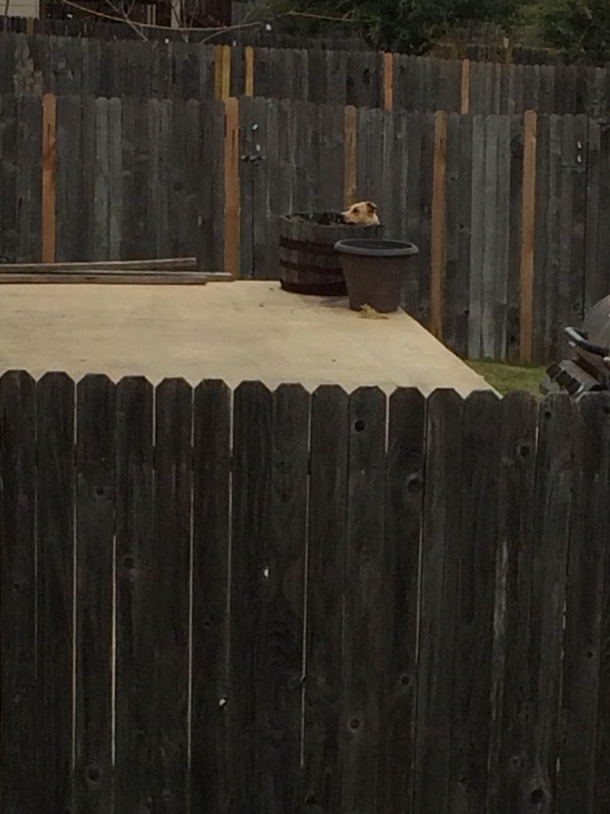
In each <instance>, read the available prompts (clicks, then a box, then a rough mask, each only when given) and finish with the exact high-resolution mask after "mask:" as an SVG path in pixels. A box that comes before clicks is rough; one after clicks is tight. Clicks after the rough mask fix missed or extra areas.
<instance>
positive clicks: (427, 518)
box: [414, 390, 463, 814]
mask: <svg viewBox="0 0 610 814" xmlns="http://www.w3.org/2000/svg"><path fill="white" fill-rule="evenodd" d="M462 411H463V402H462V399H461V398H460V397H459V396H458V395H457V393H455V391H453V390H436V391H435V392H434V393H432V395H431V396H430V397H429V398H428V411H427V423H426V427H427V428H426V462H425V472H426V485H425V490H424V524H423V532H422V543H421V551H422V565H421V577H420V633H419V661H418V675H419V676H421V680H420V681H419V682H418V684H417V741H416V754H415V805H414V810H415V811H417V812H422V814H423V812H428V811H449V810H450V807H449V800H450V779H451V717H452V708H453V680H454V676H455V672H454V654H455V623H456V611H457V605H456V602H457V563H458V547H457V546H456V545H455V544H454V540H455V537H454V535H455V533H456V529H459V523H460V494H459V492H458V491H457V490H456V489H455V488H454V483H455V472H456V471H461V468H462Z"/></svg>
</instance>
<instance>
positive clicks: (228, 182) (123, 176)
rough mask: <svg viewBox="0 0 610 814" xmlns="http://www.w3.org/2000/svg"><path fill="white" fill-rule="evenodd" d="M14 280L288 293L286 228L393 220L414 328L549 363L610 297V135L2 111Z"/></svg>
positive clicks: (581, 125) (200, 110) (273, 109)
mask: <svg viewBox="0 0 610 814" xmlns="http://www.w3.org/2000/svg"><path fill="white" fill-rule="evenodd" d="M0 112H1V115H2V123H3V124H2V129H1V130H0V155H1V156H2V162H1V164H0V206H1V208H2V227H3V228H2V231H1V232H0V257H2V258H3V260H4V262H40V260H41V259H42V258H44V260H45V261H47V262H50V261H53V260H56V261H62V262H64V261H81V262H85V261H88V260H132V259H142V258H148V257H153V258H154V257H171V256H197V257H198V258H199V262H200V265H201V267H202V268H203V269H204V270H208V271H219V270H227V271H230V272H232V273H234V274H236V275H240V276H243V277H255V278H259V279H260V278H262V279H265V278H266V279H277V277H278V268H279V265H278V251H279V250H278V246H279V237H278V222H277V216H278V215H281V214H285V213H287V212H291V211H320V210H329V209H340V208H341V207H342V206H343V204H344V203H348V202H352V201H353V200H355V199H372V200H375V201H376V202H377V204H378V206H379V207H380V212H381V216H382V219H383V221H384V224H385V226H386V235H387V236H388V237H394V238H405V239H408V240H411V241H413V242H414V243H416V244H417V245H418V246H419V247H420V253H419V255H417V256H416V257H414V258H412V259H411V261H410V274H409V279H408V281H407V286H406V289H405V304H406V307H407V309H408V310H409V311H410V312H411V313H412V314H413V315H414V316H416V317H417V318H418V319H420V320H421V321H422V322H423V323H424V324H426V325H428V326H429V327H430V328H431V329H432V330H433V332H434V333H435V334H436V335H437V336H438V337H439V338H441V339H443V340H444V341H445V342H446V343H447V344H448V345H449V346H450V347H451V348H452V349H454V350H455V351H456V352H457V353H459V354H460V355H462V356H467V357H471V358H480V357H492V358H498V359H502V358H504V359H510V360H517V359H522V360H525V361H531V360H534V361H538V362H547V361H552V360H553V359H555V358H556V357H557V354H559V353H561V352H563V350H564V347H565V346H564V340H563V332H562V329H563V327H564V326H566V325H578V324H579V323H580V322H581V321H582V318H583V316H584V314H585V313H586V311H587V310H588V309H589V308H590V307H591V306H592V305H593V304H595V302H597V301H598V300H599V299H601V298H602V297H603V296H606V295H607V294H608V292H609V290H610V255H609V253H608V252H607V251H606V248H605V245H606V235H607V234H608V233H609V231H610V199H608V194H607V190H608V189H610V144H609V143H608V139H609V138H610V131H609V130H608V129H607V128H605V127H604V126H603V125H600V123H599V122H597V121H595V120H590V119H587V118H586V117H585V116H576V117H574V116H569V115H568V116H563V117H560V116H536V114H535V113H533V112H532V113H529V114H527V115H526V116H525V117H520V116H513V117H509V116H488V117H483V116H472V115H459V114H457V113H454V114H451V115H450V116H447V115H446V114H445V113H442V112H438V113H436V114H421V113H406V112H404V111H393V112H389V111H382V110H374V109H371V110H356V109H355V108H353V107H347V108H342V107H329V106H324V105H322V106H317V105H313V104H309V103H298V102H297V103H292V102H286V101H283V102H277V101H274V100H265V99H250V98H243V99H241V100H237V99H230V100H228V102H227V103H226V105H225V104H224V103H223V102H221V101H210V102H197V101H194V100H191V101H189V102H184V101H182V100H175V101H171V100H163V101H159V100H157V99H151V100H146V101H144V100H138V99H123V100H120V99H110V100H109V99H97V100H94V99H91V98H80V97H68V96H64V97H58V98H55V97H53V96H45V97H44V104H42V103H41V99H40V98H39V97H36V96H22V97H9V96H5V97H0Z"/></svg>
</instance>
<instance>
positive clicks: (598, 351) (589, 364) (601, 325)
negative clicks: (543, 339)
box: [540, 296, 610, 401]
mask: <svg viewBox="0 0 610 814" xmlns="http://www.w3.org/2000/svg"><path fill="white" fill-rule="evenodd" d="M564 331H565V334H566V336H567V337H568V342H569V345H570V347H571V348H572V349H573V353H572V357H571V358H570V359H564V360H562V361H561V362H554V363H553V364H552V365H551V366H550V367H549V368H548V369H547V371H546V376H545V378H544V380H543V381H542V383H541V385H540V389H541V392H542V393H543V394H544V395H547V394H549V393H561V392H564V393H568V394H569V395H570V396H571V397H572V398H574V399H575V400H576V401H578V399H580V398H581V397H582V396H583V395H584V394H585V393H591V392H595V391H598V390H610V296H608V297H604V299H603V300H600V301H599V302H598V303H597V304H596V305H595V306H594V307H593V308H592V309H591V310H590V311H589V313H588V314H587V316H586V317H585V320H584V322H583V325H582V328H581V329H580V330H579V329H577V328H573V327H571V326H568V327H567V328H565V329H564Z"/></svg>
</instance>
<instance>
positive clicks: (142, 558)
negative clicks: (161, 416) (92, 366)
mask: <svg viewBox="0 0 610 814" xmlns="http://www.w3.org/2000/svg"><path fill="white" fill-rule="evenodd" d="M116 482H117V496H116V555H115V574H116V604H115V607H116V657H115V659H116V691H115V693H116V695H115V697H116V712H115V721H116V724H115V727H116V734H115V761H116V762H115V765H116V769H115V799H114V806H115V809H114V810H115V812H116V814H130V812H133V811H138V810H140V809H143V808H144V807H145V806H146V805H147V803H148V801H149V800H152V795H153V788H152V783H153V769H152V760H151V756H152V746H153V720H154V715H155V712H154V710H153V707H152V704H151V698H152V690H153V682H152V676H153V649H152V645H153V634H154V631H153V628H152V625H151V619H152V618H153V612H154V610H153V609H154V606H155V602H156V599H157V597H156V596H155V594H154V592H153V588H154V580H153V574H152V571H151V566H152V554H153V542H154V536H153V535H154V504H153V388H152V385H151V384H150V383H149V382H147V381H146V379H144V378H140V377H135V376H134V377H129V378H125V379H121V381H120V382H119V383H118V385H117V388H116Z"/></svg>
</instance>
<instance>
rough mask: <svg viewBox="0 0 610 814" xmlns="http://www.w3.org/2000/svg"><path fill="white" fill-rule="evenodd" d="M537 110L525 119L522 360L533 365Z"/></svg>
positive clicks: (522, 214) (521, 294) (526, 114)
mask: <svg viewBox="0 0 610 814" xmlns="http://www.w3.org/2000/svg"><path fill="white" fill-rule="evenodd" d="M537 122H538V117H537V114H536V111H535V110H526V111H525V115H524V117H523V130H524V132H523V197H522V210H521V267H520V269H521V271H520V286H519V290H520V309H519V310H520V330H519V358H520V360H521V361H522V362H531V361H532V358H533V344H534V342H533V340H534V246H535V242H536V133H537Z"/></svg>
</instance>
